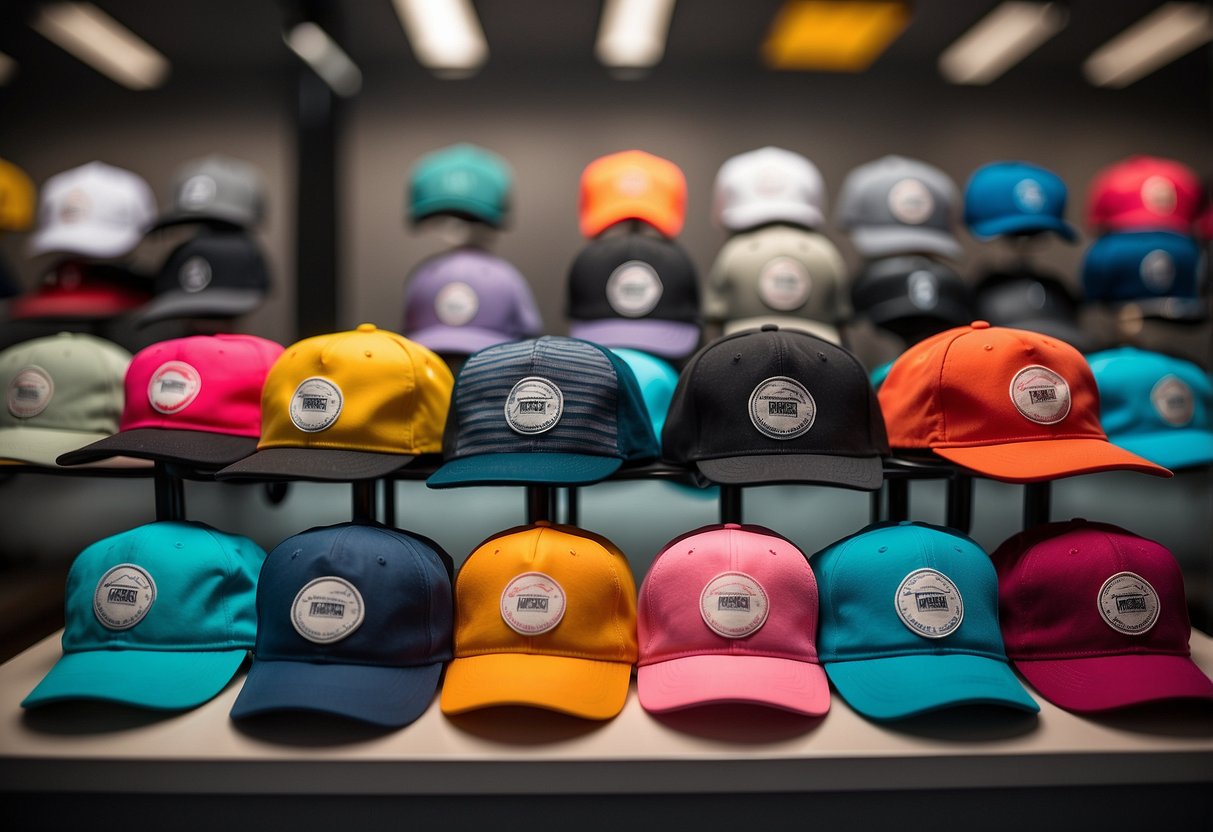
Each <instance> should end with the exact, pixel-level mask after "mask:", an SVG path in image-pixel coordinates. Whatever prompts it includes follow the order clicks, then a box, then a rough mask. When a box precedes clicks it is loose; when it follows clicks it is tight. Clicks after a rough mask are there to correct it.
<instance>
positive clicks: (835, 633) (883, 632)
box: [809, 521, 1040, 720]
mask: <svg viewBox="0 0 1213 832" xmlns="http://www.w3.org/2000/svg"><path fill="white" fill-rule="evenodd" d="M809 562H810V564H812V567H813V573H814V574H815V575H816V576H817V591H818V593H819V597H820V603H821V622H820V628H819V630H818V633H817V655H818V657H819V658H820V660H821V663H822V664H823V665H825V670H826V675H827V676H829V678H830V681H831V682H833V683H834V688H835V689H836V690H837V691H838V693H839V694H840V695H841V696H842V698H843V699H845V700H846V701H847V704H848V705H850V706H851V707H852V708H854V709H855V710H856V711H858V712H859V713H861V714H863V715H864V716H866V717H868V718H869V719H878V720H893V719H904V718H906V717H911V716H916V715H918V714H921V713H925V712H928V711H934V710H939V709H941V708H952V707H956V706H960V705H999V706H1005V707H1008V708H1014V709H1017V710H1021V711H1029V712H1032V713H1035V712H1037V711H1039V710H1040V708H1039V706H1037V704H1036V703H1035V702H1034V701H1032V697H1030V696H1029V695H1028V693H1027V691H1025V690H1024V688H1023V685H1022V684H1020V682H1019V680H1018V679H1016V678H1015V674H1014V673H1013V672H1012V671H1011V666H1010V665H1009V664H1008V663H1007V654H1006V652H1005V650H1004V648H1003V643H1002V635H1001V634H1000V633H999V630H998V582H997V578H996V576H995V573H994V566H993V564H991V563H990V557H989V555H987V554H986V553H985V551H984V550H982V548H981V547H980V546H978V545H977V544H976V543H975V542H973V541H972V540H971V539H969V538H968V537H966V536H964V535H963V534H961V533H960V532H957V531H954V530H952V529H947V528H944V527H942V526H932V525H929V524H926V523H910V522H908V521H907V522H902V523H881V524H875V525H871V526H868V527H867V528H865V529H863V530H861V531H860V532H858V533H856V534H854V535H852V536H850V537H847V538H843V539H842V540H840V541H838V542H837V543H834V544H831V545H830V546H827V547H826V548H825V549H823V550H822V551H820V552H818V553H817V554H815V555H813V556H812V557H811V558H810V559H809Z"/></svg>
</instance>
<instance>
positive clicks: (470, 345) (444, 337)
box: [405, 326, 518, 355]
mask: <svg viewBox="0 0 1213 832" xmlns="http://www.w3.org/2000/svg"><path fill="white" fill-rule="evenodd" d="M405 336H406V337H407V338H409V340H411V341H416V342H417V343H418V344H420V345H421V346H423V347H426V348H427V349H431V350H433V351H434V352H438V353H448V354H455V355H471V354H472V353H474V352H479V351H480V350H482V349H485V348H486V347H495V346H497V345H498V344H505V343H508V342H509V341H516V340H518V339H517V338H515V337H513V336H510V335H505V334H503V333H500V332H494V331H493V330H491V329H483V328H481V327H475V326H431V327H426V328H425V329H419V330H417V331H416V332H406V333H405Z"/></svg>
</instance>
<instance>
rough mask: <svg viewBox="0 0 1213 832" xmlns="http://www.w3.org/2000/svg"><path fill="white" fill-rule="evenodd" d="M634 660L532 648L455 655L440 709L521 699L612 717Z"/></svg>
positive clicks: (625, 690)
mask: <svg viewBox="0 0 1213 832" xmlns="http://www.w3.org/2000/svg"><path fill="white" fill-rule="evenodd" d="M631 678H632V665H631V664H630V663H627V662H606V661H596V660H593V659H574V658H568V657H565V656H547V655H537V654H533V653H488V654H485V655H483V656H469V657H467V658H462V659H455V660H454V661H453V662H451V664H450V666H449V667H448V668H447V671H446V679H444V680H443V682H442V698H441V700H440V701H441V707H442V712H443V713H444V714H461V713H465V712H467V711H474V710H478V709H480V708H494V707H498V706H501V705H522V706H526V707H531V708H544V709H546V710H549V711H559V712H560V713H564V714H569V715H571V716H578V717H582V718H583V719H610V718H611V717H613V716H616V715H617V714H618V713H619V712H620V711H621V710H623V704H624V702H625V701H626V700H627V698H628V684H629V683H630V681H631Z"/></svg>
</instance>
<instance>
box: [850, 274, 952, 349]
mask: <svg viewBox="0 0 1213 832" xmlns="http://www.w3.org/2000/svg"><path fill="white" fill-rule="evenodd" d="M851 305H852V306H853V307H854V308H855V314H856V315H859V316H862V317H865V318H867V319H868V320H870V321H871V322H872V323H874V324H875V325H876V326H878V327H881V328H883V329H887V330H889V331H890V332H892V333H893V334H894V335H899V336H901V337H902V338H904V339H905V340H907V341H909V342H911V343H914V342H917V341H921V340H922V339H923V338H926V337H928V336H931V335H934V334H936V333H937V332H943V331H944V330H945V329H951V328H952V327H956V326H964V325H965V324H967V323H969V321H971V320H973V308H972V300H971V297H970V293H969V288H968V286H966V285H965V282H964V281H963V280H962V279H961V277H960V275H958V274H957V273H956V272H955V271H954V270H953V269H952V268H951V267H950V266H948V265H947V264H945V263H941V262H940V261H938V260H935V259H933V258H930V257H924V256H922V255H917V254H914V255H905V256H901V257H882V258H881V259H879V260H871V261H869V262H868V263H866V264H865V265H864V267H863V269H862V271H860V273H859V275H858V276H857V277H856V278H855V282H854V283H853V284H852V286H851Z"/></svg>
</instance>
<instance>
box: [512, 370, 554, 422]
mask: <svg viewBox="0 0 1213 832" xmlns="http://www.w3.org/2000/svg"><path fill="white" fill-rule="evenodd" d="M562 413H564V394H563V393H561V392H560V388H559V387H557V386H556V385H555V384H552V382H550V381H548V380H547V379H546V378H540V377H539V376H527V377H526V378H524V379H522V381H520V382H518V383H517V384H515V385H514V388H513V389H512V390H510V394H509V395H508V396H506V399H505V421H506V423H507V424H508V425H509V426H510V430H512V431H514V432H515V433H522V434H532V433H543V432H544V431H549V430H551V429H552V428H554V427H556V423H557V422H559V421H560V415H561V414H562Z"/></svg>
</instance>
